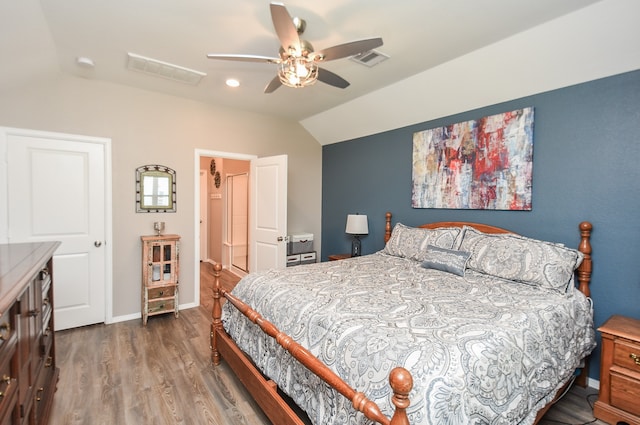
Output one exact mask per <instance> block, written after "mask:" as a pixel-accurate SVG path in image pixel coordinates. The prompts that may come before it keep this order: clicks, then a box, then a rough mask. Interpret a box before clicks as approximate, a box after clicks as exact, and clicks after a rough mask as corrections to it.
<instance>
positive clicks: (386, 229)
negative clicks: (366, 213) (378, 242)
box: [384, 212, 391, 243]
mask: <svg viewBox="0 0 640 425" xmlns="http://www.w3.org/2000/svg"><path fill="white" fill-rule="evenodd" d="M384 221H385V224H384V243H387V242H389V239H391V213H390V212H388V213H386V214H385V215H384Z"/></svg>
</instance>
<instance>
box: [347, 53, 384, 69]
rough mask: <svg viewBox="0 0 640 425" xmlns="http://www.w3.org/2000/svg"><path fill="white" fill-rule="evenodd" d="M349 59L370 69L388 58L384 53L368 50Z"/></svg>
mask: <svg viewBox="0 0 640 425" xmlns="http://www.w3.org/2000/svg"><path fill="white" fill-rule="evenodd" d="M349 59H351V60H352V61H354V62H358V63H359V64H362V65H365V66H368V67H369V68H371V67H372V66H374V65H377V64H379V63H380V62H382V61H385V60H387V59H389V56H387V55H385V54H384V53H380V52H376V51H375V50H368V51H366V52H362V53H358V54H357V55H355V56H351V57H350V58H349Z"/></svg>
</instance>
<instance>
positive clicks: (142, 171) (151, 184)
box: [136, 165, 176, 212]
mask: <svg viewBox="0 0 640 425" xmlns="http://www.w3.org/2000/svg"><path fill="white" fill-rule="evenodd" d="M136 212H176V172H175V171H174V170H172V169H171V168H169V167H165V166H164V165H143V166H142V167H138V168H137V169H136Z"/></svg>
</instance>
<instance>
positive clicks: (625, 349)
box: [613, 338, 640, 373]
mask: <svg viewBox="0 0 640 425" xmlns="http://www.w3.org/2000/svg"><path fill="white" fill-rule="evenodd" d="M613 364H615V365H618V366H622V367H626V368H627V369H630V370H633V371H636V372H639V373H640V344H637V343H634V342H632V341H627V340H625V339H621V338H617V339H616V340H615V342H614V348H613Z"/></svg>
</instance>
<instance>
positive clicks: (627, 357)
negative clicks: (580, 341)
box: [593, 316, 640, 425]
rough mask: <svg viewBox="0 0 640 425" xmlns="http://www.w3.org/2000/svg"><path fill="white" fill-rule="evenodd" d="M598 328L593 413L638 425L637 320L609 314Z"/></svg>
mask: <svg viewBox="0 0 640 425" xmlns="http://www.w3.org/2000/svg"><path fill="white" fill-rule="evenodd" d="M598 330H599V331H600V333H601V334H602V359H601V363H600V394H599V396H598V401H596V403H595V407H594V411H593V413H594V416H595V417H596V418H598V419H600V420H602V421H605V422H607V423H610V424H617V423H619V422H622V423H626V424H629V425H640V320H637V319H632V318H629V317H624V316H612V317H611V318H610V319H609V320H607V322H606V323H605V324H604V325H602V326H601V327H600V328H598Z"/></svg>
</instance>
